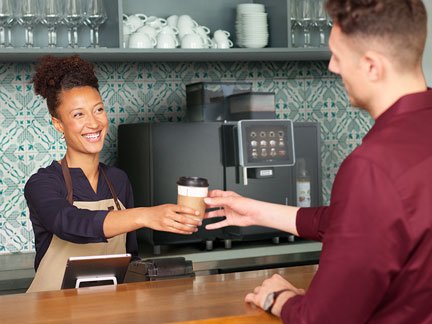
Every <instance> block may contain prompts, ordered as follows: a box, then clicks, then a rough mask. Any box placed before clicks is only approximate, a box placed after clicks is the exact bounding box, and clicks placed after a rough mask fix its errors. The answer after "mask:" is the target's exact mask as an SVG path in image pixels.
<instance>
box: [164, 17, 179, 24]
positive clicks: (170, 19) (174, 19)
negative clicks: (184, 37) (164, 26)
mask: <svg viewBox="0 0 432 324" xmlns="http://www.w3.org/2000/svg"><path fill="white" fill-rule="evenodd" d="M178 19H179V16H177V15H171V16H169V17H168V18H167V19H166V21H167V23H168V26H171V27H177V22H178Z"/></svg>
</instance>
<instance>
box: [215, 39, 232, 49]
mask: <svg viewBox="0 0 432 324" xmlns="http://www.w3.org/2000/svg"><path fill="white" fill-rule="evenodd" d="M215 43H216V48H230V47H233V46H234V44H233V42H232V41H231V40H230V39H228V38H227V39H226V40H223V41H215Z"/></svg>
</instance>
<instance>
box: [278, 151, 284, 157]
mask: <svg viewBox="0 0 432 324" xmlns="http://www.w3.org/2000/svg"><path fill="white" fill-rule="evenodd" d="M278 154H279V156H285V155H286V151H285V150H279V153H278Z"/></svg>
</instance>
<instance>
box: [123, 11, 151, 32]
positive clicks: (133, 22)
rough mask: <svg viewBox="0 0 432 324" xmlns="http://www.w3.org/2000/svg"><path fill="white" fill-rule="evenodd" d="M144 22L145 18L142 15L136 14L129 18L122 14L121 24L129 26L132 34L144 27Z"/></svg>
mask: <svg viewBox="0 0 432 324" xmlns="http://www.w3.org/2000/svg"><path fill="white" fill-rule="evenodd" d="M146 21H147V16H146V15H144V14H140V13H138V14H134V15H130V16H127V15H125V14H123V23H124V24H126V25H129V27H130V28H131V30H132V32H134V31H136V30H137V29H138V28H140V27H141V26H144V24H145V22H146Z"/></svg>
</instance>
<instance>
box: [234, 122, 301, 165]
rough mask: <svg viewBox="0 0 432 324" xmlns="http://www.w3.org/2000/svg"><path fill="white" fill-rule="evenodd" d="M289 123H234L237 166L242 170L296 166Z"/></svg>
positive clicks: (291, 126) (291, 128) (291, 127)
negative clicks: (244, 168) (241, 167)
mask: <svg viewBox="0 0 432 324" xmlns="http://www.w3.org/2000/svg"><path fill="white" fill-rule="evenodd" d="M293 133H294V131H293V123H292V121H291V120H283V119H271V120H257V119H250V120H241V121H239V122H238V124H237V141H238V164H239V165H240V166H243V167H254V168H256V167H268V166H292V165H294V163H295V152H294V135H293Z"/></svg>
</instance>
